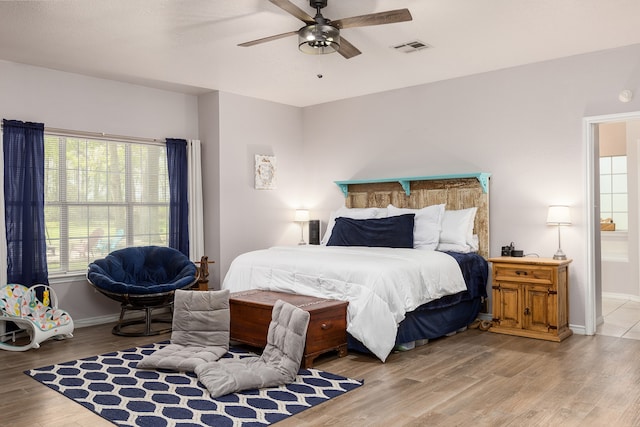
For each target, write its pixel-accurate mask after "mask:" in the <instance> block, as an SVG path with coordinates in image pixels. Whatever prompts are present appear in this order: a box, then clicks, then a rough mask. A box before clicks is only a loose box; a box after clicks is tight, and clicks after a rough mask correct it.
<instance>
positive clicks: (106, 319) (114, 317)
mask: <svg viewBox="0 0 640 427" xmlns="http://www.w3.org/2000/svg"><path fill="white" fill-rule="evenodd" d="M119 318H120V314H119V313H118V314H110V315H108V316H99V317H89V318H87V319H82V320H78V321H76V320H74V321H73V325H74V326H75V327H76V328H86V327H87V326H95V325H104V324H105V323H113V322H117V321H118V319H119Z"/></svg>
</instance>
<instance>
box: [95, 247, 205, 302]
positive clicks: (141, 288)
mask: <svg viewBox="0 0 640 427" xmlns="http://www.w3.org/2000/svg"><path fill="white" fill-rule="evenodd" d="M87 279H88V280H89V281H90V282H91V283H92V284H93V285H94V286H96V287H97V288H99V289H101V290H104V291H107V292H110V293H114V294H132V295H145V294H157V293H165V292H170V291H174V290H176V289H182V288H185V287H187V286H189V285H190V284H193V283H195V280H196V266H195V264H194V263H193V262H191V260H189V258H188V257H187V256H186V255H184V254H183V253H182V252H180V251H178V250H176V249H173V248H168V247H162V246H136V247H130V248H124V249H119V250H117V251H113V252H111V253H110V254H109V255H107V256H106V257H105V258H102V259H97V260H95V261H94V262H92V263H91V264H89V269H88V272H87Z"/></svg>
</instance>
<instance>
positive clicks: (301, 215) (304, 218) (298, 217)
mask: <svg viewBox="0 0 640 427" xmlns="http://www.w3.org/2000/svg"><path fill="white" fill-rule="evenodd" d="M293 220H294V221H295V222H309V211H308V210H306V209H296V214H295V216H294V217H293Z"/></svg>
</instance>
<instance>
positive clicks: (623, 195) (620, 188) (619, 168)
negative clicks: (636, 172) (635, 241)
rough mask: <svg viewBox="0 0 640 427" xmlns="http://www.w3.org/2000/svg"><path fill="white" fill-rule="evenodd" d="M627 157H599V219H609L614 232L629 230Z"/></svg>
mask: <svg viewBox="0 0 640 427" xmlns="http://www.w3.org/2000/svg"><path fill="white" fill-rule="evenodd" d="M627 199H628V196H627V156H607V157H600V217H601V219H607V218H611V219H612V220H613V222H614V223H615V225H616V230H624V231H626V230H628V229H629V212H628V210H629V208H628V200H627Z"/></svg>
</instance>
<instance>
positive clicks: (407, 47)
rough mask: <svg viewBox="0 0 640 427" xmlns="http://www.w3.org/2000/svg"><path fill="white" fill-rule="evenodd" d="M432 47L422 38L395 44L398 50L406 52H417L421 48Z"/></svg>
mask: <svg viewBox="0 0 640 427" xmlns="http://www.w3.org/2000/svg"><path fill="white" fill-rule="evenodd" d="M430 47H431V46H429V45H428V44H426V43H424V42H421V41H420V40H413V41H410V42H407V43H402V44H399V45H396V46H393V48H394V49H395V50H397V51H398V52H404V53H411V52H417V51H419V50H422V49H428V48H430Z"/></svg>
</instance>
